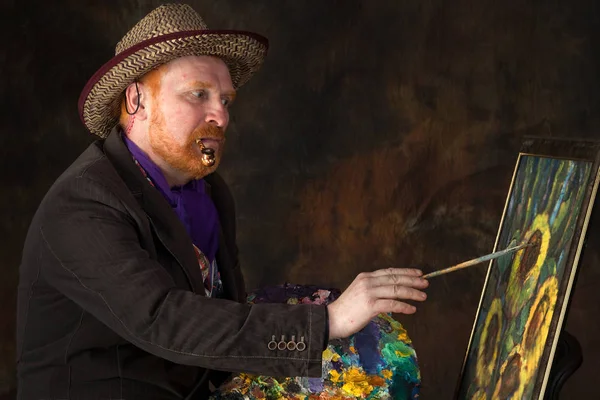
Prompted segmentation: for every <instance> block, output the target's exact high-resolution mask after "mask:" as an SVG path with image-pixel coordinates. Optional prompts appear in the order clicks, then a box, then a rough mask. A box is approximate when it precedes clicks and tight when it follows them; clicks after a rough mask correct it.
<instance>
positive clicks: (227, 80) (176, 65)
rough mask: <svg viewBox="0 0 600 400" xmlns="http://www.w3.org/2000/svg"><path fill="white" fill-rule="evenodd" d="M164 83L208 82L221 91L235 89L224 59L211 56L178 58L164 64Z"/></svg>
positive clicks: (170, 85) (170, 84)
mask: <svg viewBox="0 0 600 400" xmlns="http://www.w3.org/2000/svg"><path fill="white" fill-rule="evenodd" d="M161 80H162V82H161V83H162V85H163V86H167V87H173V86H177V85H185V84H186V83H189V82H197V81H201V82H206V83H209V84H210V85H211V86H214V87H215V88H216V89H218V90H220V91H233V84H232V83H231V76H230V75H229V69H228V68H227V65H226V64H225V62H223V60H221V59H219V58H217V57H211V56H188V57H181V58H177V59H175V60H173V61H171V62H169V63H168V64H166V65H164V69H163V74H162V79H161Z"/></svg>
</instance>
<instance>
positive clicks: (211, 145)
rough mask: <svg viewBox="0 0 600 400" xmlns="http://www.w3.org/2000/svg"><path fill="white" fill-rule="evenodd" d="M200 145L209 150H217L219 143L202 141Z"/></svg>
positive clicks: (212, 140)
mask: <svg viewBox="0 0 600 400" xmlns="http://www.w3.org/2000/svg"><path fill="white" fill-rule="evenodd" d="M202 144H203V145H204V147H207V148H209V149H214V150H217V149H218V148H219V141H218V140H215V139H202Z"/></svg>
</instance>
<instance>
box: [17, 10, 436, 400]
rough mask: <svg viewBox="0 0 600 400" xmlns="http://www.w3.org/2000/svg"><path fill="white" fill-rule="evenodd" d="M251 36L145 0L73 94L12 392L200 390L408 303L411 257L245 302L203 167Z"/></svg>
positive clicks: (35, 226)
mask: <svg viewBox="0 0 600 400" xmlns="http://www.w3.org/2000/svg"><path fill="white" fill-rule="evenodd" d="M266 50H267V41H266V39H264V38H263V37H261V36H259V35H256V34H252V33H247V32H239V31H215V30H208V29H207V27H206V25H205V24H204V22H203V21H202V19H201V18H200V16H198V14H196V12H195V11H194V10H192V9H191V8H190V7H189V6H186V5H174V4H172V5H164V6H161V7H158V8H157V9H155V10H154V11H152V12H151V13H150V14H148V15H147V16H146V17H144V18H143V19H142V20H141V21H140V22H139V23H138V24H137V25H136V26H134V27H133V28H132V29H131V30H130V31H129V32H128V33H127V34H126V35H125V36H124V37H123V39H122V40H121V41H120V42H119V44H117V48H116V56H115V57H114V58H113V59H112V60H110V61H109V62H108V63H106V64H105V65H104V66H103V67H102V68H100V70H99V71H98V72H97V73H96V74H95V75H94V76H93V77H92V78H91V79H90V81H89V82H88V84H87V85H86V87H85V88H84V90H83V92H82V94H81V97H80V103H79V109H80V115H81V118H82V121H83V123H84V124H85V126H86V127H87V128H88V129H89V130H90V131H91V132H92V133H94V134H96V135H98V136H99V140H98V141H96V142H94V143H93V144H92V145H90V146H89V148H88V149H86V150H85V151H84V152H83V153H82V155H81V156H80V157H79V158H78V159H77V160H76V161H75V162H74V163H73V164H72V165H71V166H70V167H69V168H68V169H67V170H66V171H65V172H64V173H63V174H62V175H61V176H60V177H59V178H58V180H57V181H56V182H55V183H54V185H53V186H52V188H51V189H50V190H49V192H48V194H47V195H46V197H45V198H44V199H43V201H42V203H41V205H40V207H39V209H38V211H37V213H36V214H35V216H34V218H33V221H32V223H31V227H30V230H29V233H28V235H27V239H26V242H25V246H24V251H23V260H22V264H21V267H20V282H19V294H18V318H17V319H18V321H17V325H18V327H17V367H18V381H19V387H18V393H19V394H18V396H19V399H67V398H68V399H79V398H81V399H110V398H112V399H117V398H118V399H123V398H124V399H183V398H199V399H202V398H207V397H208V393H209V389H208V388H209V383H210V384H212V385H215V386H216V385H219V383H221V382H222V380H223V379H224V378H225V377H226V375H227V373H230V372H240V371H244V372H248V373H256V374H261V375H273V376H302V375H304V376H320V374H321V354H322V351H323V349H324V347H325V346H326V344H327V342H328V340H329V339H332V338H341V337H347V336H349V335H351V334H353V333H355V332H357V331H358V330H360V329H361V328H362V327H364V326H365V325H366V324H367V323H368V321H369V320H371V319H372V318H373V317H374V316H375V315H376V314H378V313H380V312H403V313H412V312H414V311H415V308H414V307H413V306H411V305H408V304H406V303H403V302H401V301H400V299H412V300H424V299H425V294H424V293H423V292H422V291H420V290H418V289H423V288H425V287H426V286H427V282H426V281H425V280H424V279H422V278H420V277H419V276H420V275H421V272H420V271H417V270H411V269H389V270H380V271H375V272H372V273H363V274H361V275H359V276H358V277H357V278H356V279H355V280H354V282H353V283H352V284H351V285H350V286H349V287H348V288H347V289H346V290H345V291H344V293H343V294H342V295H341V296H340V298H339V299H338V300H337V301H335V302H334V303H332V304H330V305H329V306H327V307H326V306H317V305H297V306H291V305H285V304H272V305H269V304H260V305H248V304H246V303H245V295H246V294H245V288H244V280H243V277H242V274H241V272H240V266H239V263H238V256H237V248H236V241H235V230H236V226H235V214H234V205H233V200H232V197H231V194H230V192H229V190H228V188H227V186H226V184H225V183H224V181H223V180H222V179H221V178H220V177H219V175H218V174H217V173H216V172H215V170H216V169H217V167H218V165H219V162H220V160H221V156H222V153H223V147H224V144H225V132H226V128H227V125H228V122H229V111H228V107H229V106H230V104H231V103H232V102H233V100H234V98H235V95H236V89H237V88H239V87H240V86H241V85H243V84H244V83H245V82H246V81H247V80H248V79H249V78H250V77H251V76H252V75H253V74H254V73H255V72H256V71H257V70H258V69H259V67H260V65H261V64H262V61H263V58H264V56H265V54H266Z"/></svg>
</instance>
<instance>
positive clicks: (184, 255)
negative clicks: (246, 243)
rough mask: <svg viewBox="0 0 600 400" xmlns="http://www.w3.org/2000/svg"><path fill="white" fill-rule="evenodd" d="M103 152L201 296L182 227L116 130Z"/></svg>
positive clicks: (199, 276)
mask: <svg viewBox="0 0 600 400" xmlns="http://www.w3.org/2000/svg"><path fill="white" fill-rule="evenodd" d="M104 149H105V153H106V155H107V157H108V158H109V159H110V161H111V162H112V164H113V165H114V166H115V169H117V172H118V173H119V175H120V176H121V177H122V178H123V180H124V181H125V184H126V185H127V186H128V187H129V190H130V191H131V192H132V194H133V195H134V197H135V198H136V199H137V200H138V203H139V204H140V206H141V207H142V208H143V210H144V211H145V212H146V214H147V216H148V219H149V220H150V223H151V225H152V227H153V229H154V230H155V232H156V235H157V236H158V238H159V240H160V241H161V242H162V244H163V245H164V246H165V247H166V248H167V250H168V251H169V252H170V253H171V255H172V256H173V257H174V258H175V259H176V260H177V262H178V263H179V265H180V266H181V267H182V268H183V270H184V272H185V274H186V276H187V278H188V281H189V284H190V286H191V288H192V290H193V291H194V292H195V293H197V294H202V295H204V285H203V281H202V273H201V271H200V266H199V265H198V259H197V258H196V255H195V253H194V249H193V245H192V241H191V239H190V237H189V235H188V233H187V231H186V229H185V227H184V226H183V224H182V223H181V221H180V220H179V218H177V214H175V212H174V211H173V209H172V208H171V206H170V205H169V203H168V202H167V201H166V200H165V199H164V197H163V196H162V195H161V194H160V192H159V191H158V190H156V189H155V188H154V187H153V186H152V185H150V183H149V182H148V181H147V180H146V178H145V177H144V176H143V175H142V173H141V171H140V169H139V167H138V166H137V165H136V164H135V163H134V161H133V158H132V156H131V153H130V152H129V150H128V149H127V146H126V145H125V143H124V142H123V139H122V137H121V132H120V131H118V129H117V128H115V129H114V130H113V131H112V132H111V133H110V134H109V136H108V137H107V138H106V140H105V143H104Z"/></svg>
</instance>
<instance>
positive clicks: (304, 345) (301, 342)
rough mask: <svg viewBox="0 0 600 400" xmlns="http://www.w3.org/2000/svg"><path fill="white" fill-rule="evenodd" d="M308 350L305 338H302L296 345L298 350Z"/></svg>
mask: <svg viewBox="0 0 600 400" xmlns="http://www.w3.org/2000/svg"><path fill="white" fill-rule="evenodd" d="M304 349H306V343H304V336H301V337H300V341H299V342H298V343H296V350H298V351H304Z"/></svg>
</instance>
